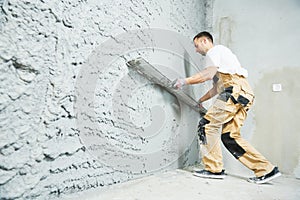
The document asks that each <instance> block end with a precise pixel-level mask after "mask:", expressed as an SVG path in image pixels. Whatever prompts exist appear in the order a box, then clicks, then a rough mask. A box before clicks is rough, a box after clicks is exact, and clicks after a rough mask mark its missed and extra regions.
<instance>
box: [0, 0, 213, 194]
mask: <svg viewBox="0 0 300 200" xmlns="http://www.w3.org/2000/svg"><path fill="white" fill-rule="evenodd" d="M0 4H1V14H0V19H1V23H0V30H1V37H0V71H1V73H0V80H1V87H0V199H34V198H37V199H53V198H55V197H58V196H60V195H66V194H71V193H76V192H79V191H84V190H88V189H90V188H96V187H103V186H107V185H111V184H115V183H119V182H124V181H127V180H130V179H133V178H136V177H139V176H141V175H147V173H149V172H148V171H147V170H146V169H148V168H150V169H152V170H150V172H151V173H152V172H155V171H160V170H167V169H172V168H177V167H182V166H184V165H187V164H190V163H194V162H195V161H196V160H197V159H198V155H197V145H196V142H195V141H196V140H195V132H193V131H195V126H196V123H197V116H195V114H189V115H187V118H186V120H190V123H189V125H190V126H188V123H187V122H186V121H185V122H183V121H181V117H180V116H181V114H182V113H181V114H180V113H178V102H177V101H176V99H174V97H173V96H171V95H169V94H165V92H164V91H163V90H162V89H161V88H158V87H157V86H155V85H152V84H150V83H149V82H148V81H147V80H144V79H143V78H142V77H140V76H139V75H138V74H136V73H134V72H130V71H128V69H127V67H126V65H125V60H124V57H123V58H122V57H120V56H124V55H121V54H118V55H114V56H116V60H115V61H114V62H113V63H111V64H110V65H109V66H100V67H105V70H104V71H101V73H99V77H98V80H97V84H96V85H97V87H96V89H95V96H94V98H95V101H94V102H95V105H94V106H95V107H94V109H95V113H97V114H98V115H97V117H96V118H90V116H89V113H84V112H83V114H86V118H85V120H86V121H92V122H93V123H94V122H95V123H98V127H99V128H98V129H90V131H89V136H91V135H96V136H97V135H98V136H99V137H103V136H105V137H106V139H107V142H108V143H113V144H114V145H116V147H115V148H116V149H117V148H121V147H124V148H125V147H126V148H125V149H124V152H127V155H128V154H129V155H131V156H132V158H134V157H135V156H136V155H138V154H140V153H141V152H142V153H143V151H145V152H152V151H155V150H156V149H157V148H158V149H159V148H162V147H165V146H166V145H168V144H169V143H172V142H170V141H172V138H173V137H174V135H173V134H174V130H173V129H172V127H173V128H176V127H177V126H178V125H180V124H181V123H184V127H186V128H185V131H184V132H183V133H179V136H180V137H179V138H180V140H181V141H188V142H187V143H186V144H187V145H186V146H183V147H180V149H179V150H178V151H177V152H168V151H165V152H164V154H161V156H162V157H151V160H145V161H141V163H143V162H144V166H143V165H141V166H135V163H134V162H133V163H127V166H126V167H127V170H122V168H120V167H119V168H118V167H116V166H115V165H114V164H120V165H121V166H122V164H124V163H118V162H119V158H118V157H117V156H115V157H114V156H111V157H110V161H111V162H106V163H104V162H102V160H101V158H99V157H97V156H95V155H94V154H93V151H92V150H93V149H92V148H91V147H87V146H86V145H85V144H86V143H85V142H86V141H85V139H84V138H83V137H82V135H81V134H82V133H81V132H80V131H79V130H78V128H77V125H78V124H76V120H77V114H78V113H76V111H75V110H74V103H75V102H76V101H77V97H76V92H75V84H76V81H77V79H78V74H80V71H81V72H82V70H83V71H84V70H85V68H84V66H85V63H86V62H87V60H88V59H89V56H90V55H91V53H92V52H93V51H94V50H95V49H97V48H99V46H101V44H102V43H103V42H104V41H107V40H112V41H114V44H116V46H115V48H117V47H118V43H120V42H122V41H121V39H120V38H117V35H118V34H122V33H127V32H130V30H133V29H142V28H152V27H158V28H163V29H169V30H172V31H174V32H176V33H178V34H182V35H183V36H185V37H187V38H192V37H193V36H194V34H195V33H196V32H198V31H199V30H202V29H203V28H204V27H205V26H207V24H206V23H204V19H205V18H207V16H208V15H207V14H205V13H206V12H207V10H209V9H210V6H211V5H210V4H209V3H208V4H207V2H205V1H198V0H188V1H181V0H169V1H158V0H157V1H136V0H131V1H111V0H101V1H96V0H76V1H75V0H74V1H73V0H72V1H71V0H53V1H43V0H40V1H37V0H33V1H25V0H24V1H18V0H1V1H0ZM149 38H150V39H151V35H150V36H149ZM191 45H192V43H191ZM174 48H177V47H174ZM178 48H179V47H178ZM107 53H108V54H109V53H110V52H107ZM164 53H165V54H166V55H165V58H166V59H163V60H165V61H166V60H167V63H164V65H163V66H161V67H162V68H166V67H169V70H168V69H167V70H165V71H167V72H169V71H170V68H174V70H173V71H176V70H175V68H176V67H177V68H179V69H178V70H177V72H176V73H175V75H176V76H178V75H179V74H180V75H181V76H185V75H186V74H184V72H185V71H183V69H182V68H181V67H182V66H184V62H183V60H182V59H178V58H177V57H176V56H174V55H172V54H171V53H166V52H164ZM139 54H140V55H142V56H145V57H146V58H149V59H152V60H155V57H159V58H160V60H162V59H161V54H159V55H160V56H159V55H157V50H150V51H146V50H136V51H134V52H133V53H132V55H127V58H128V59H129V58H134V57H135V56H138V55H139ZM179 56H185V55H184V53H183V52H182V55H179ZM156 64H157V66H160V65H162V64H161V63H156ZM193 70H195V69H191V68H187V71H189V72H191V73H192V72H193ZM171 71H172V70H171ZM128 74H129V76H130V77H131V79H132V80H134V81H135V83H136V85H137V86H140V87H141V90H138V89H136V87H135V90H134V91H129V92H127V93H126V94H130V95H129V96H128V98H129V97H130V98H131V99H130V101H129V102H130V105H126V106H127V107H130V108H131V111H130V115H129V116H130V117H131V119H130V120H129V119H124V118H119V119H118V120H117V122H118V123H119V124H118V123H115V122H116V119H114V118H113V117H116V116H113V115H112V112H113V110H114V107H111V102H113V101H114V102H115V104H114V105H118V106H120V105H122V100H123V99H122V98H119V97H118V96H115V98H114V96H113V95H114V94H115V90H116V89H119V90H120V89H123V90H125V91H126V90H128V88H129V89H131V88H130V87H127V86H126V85H122V81H121V80H122V77H124V76H127V75H128ZM175 75H174V77H175ZM174 77H173V78H174ZM125 83H126V82H125ZM117 94H118V93H117ZM121 94H123V93H122V92H121ZM118 98H119V99H118ZM170 102H173V104H170ZM149 104H151V106H150V107H149ZM172 105H173V107H172ZM118 108H119V107H118ZM176 109H177V110H176ZM181 112H184V113H192V112H189V111H188V110H184V109H181ZM79 114H82V113H79ZM155 119H156V121H155ZM157 119H158V120H157ZM122 120H123V124H122V123H121V122H122ZM162 122H164V123H163V124H162ZM120 123H121V125H120ZM130 123H131V124H132V123H133V124H135V126H139V127H141V129H140V130H141V132H137V133H138V134H140V135H135V136H132V135H127V134H128V132H129V130H131V128H132V126H130ZM151 125H152V128H154V130H155V131H156V132H153V133H151V132H149V129H148V132H146V133H147V134H149V135H143V133H145V129H143V128H147V127H148V128H149V126H150V127H151ZM120 126H122V127H123V128H122V129H120ZM124 127H125V128H124ZM126 127H127V128H126ZM188 127H190V128H188ZM85 128H86V129H88V128H89V127H88V126H87V127H85ZM160 129H162V132H160V131H161V130H160ZM126 130H127V132H126ZM85 136H86V135H85ZM146 136H147V137H146ZM89 139H91V138H89ZM143 142H144V143H143ZM147 142H149V143H151V142H152V143H151V145H145V148H144V149H142V146H143V144H147ZM164 145H165V146H164ZM143 147H144V146H143ZM141 149H142V150H143V151H141ZM110 150H112V151H114V149H108V148H101V147H100V148H99V149H98V150H97V151H98V152H101V153H102V154H103V155H107V154H109V153H110ZM127 150H128V151H127ZM170 155H171V156H170ZM164 156H165V157H166V158H168V159H164ZM128 158H129V160H130V158H131V157H130V156H129V157H128ZM157 162H158V163H159V165H160V166H161V168H157V167H156V168H155V167H152V168H151V166H148V165H149V163H157ZM132 167H135V168H134V169H135V170H134V171H131V170H130V169H132ZM147 167H148V168H147Z"/></svg>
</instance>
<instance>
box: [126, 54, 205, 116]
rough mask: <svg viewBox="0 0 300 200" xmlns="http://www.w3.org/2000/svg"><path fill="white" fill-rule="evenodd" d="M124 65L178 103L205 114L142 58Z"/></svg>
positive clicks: (186, 95)
mask: <svg viewBox="0 0 300 200" xmlns="http://www.w3.org/2000/svg"><path fill="white" fill-rule="evenodd" d="M126 65H127V66H128V67H130V68H132V69H134V70H136V71H137V72H138V73H139V74H141V75H142V76H144V77H145V78H147V79H148V80H149V81H151V82H153V83H156V84H158V85H160V86H162V87H163V88H165V89H166V90H167V91H168V92H170V93H171V94H173V95H175V96H176V97H177V99H178V100H179V101H181V102H183V103H184V104H186V105H188V106H190V107H191V108H192V109H193V110H195V111H196V112H199V113H200V114H201V115H204V114H205V113H206V109H205V108H203V107H202V108H200V107H199V106H198V102H197V101H196V100H195V99H193V98H192V97H191V96H189V95H188V94H186V93H185V92H184V91H183V90H179V89H175V88H173V82H172V81H171V80H170V79H168V78H167V77H166V76H165V75H163V74H162V73H161V72H160V71H158V70H157V69H156V68H155V67H154V66H152V65H151V64H149V63H148V62H147V61H146V60H144V59H143V58H141V57H139V58H136V59H134V60H131V61H128V62H127V63H126Z"/></svg>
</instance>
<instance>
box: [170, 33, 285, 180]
mask: <svg viewBox="0 0 300 200" xmlns="http://www.w3.org/2000/svg"><path fill="white" fill-rule="evenodd" d="M193 41H194V45H195V48H196V52H198V53H200V54H201V55H203V56H206V57H205V68H204V70H202V71H200V72H199V73H197V74H195V75H193V76H191V77H188V78H184V79H177V80H176V83H175V84H174V87H175V88H178V89H181V88H182V86H184V85H189V84H197V83H203V82H205V81H208V80H213V87H212V89H211V90H210V91H208V92H207V93H206V94H205V95H204V96H202V97H201V98H200V99H199V105H200V106H201V103H202V102H204V101H206V100H208V99H210V98H212V97H213V96H215V95H217V94H218V97H217V99H216V100H215V102H214V103H213V105H212V106H211V107H210V108H209V109H208V111H207V113H206V114H205V116H204V117H203V118H202V119H201V120H200V122H199V126H198V135H199V140H200V143H201V144H202V146H201V147H202V162H203V164H204V170H200V171H195V172H194V175H196V176H199V177H204V178H217V179H222V178H224V177H225V172H224V170H223V161H222V152H221V147H220V135H219V129H220V128H222V132H221V140H222V142H223V144H224V146H225V147H226V148H227V149H228V151H229V152H230V153H231V154H232V155H233V156H234V157H235V158H236V159H238V160H239V161H240V162H241V163H242V164H244V165H245V166H246V167H248V168H249V169H251V170H252V171H253V172H254V173H255V175H256V176H255V177H253V178H249V179H248V181H249V182H253V183H258V184H260V183H266V182H268V181H270V180H272V179H274V178H276V177H279V176H280V175H281V173H280V172H279V170H278V168H277V167H275V166H274V165H272V164H271V163H270V162H269V161H268V160H267V159H266V158H264V157H263V156H262V155H261V154H260V153H259V152H258V151H257V150H256V149H254V148H253V147H252V146H251V145H250V144H249V143H248V142H247V141H245V140H244V139H243V138H241V134H240V129H241V127H242V125H243V122H244V120H245V118H246V116H247V111H248V110H249V108H250V107H251V105H252V103H253V99H254V94H253V91H252V89H251V87H250V85H249V84H248V81H247V80H246V77H247V76H248V72H247V70H246V69H244V68H243V67H241V64H240V62H239V61H238V59H237V57H236V56H235V55H234V54H233V53H232V52H231V50H230V49H228V48H227V47H225V46H223V45H216V46H214V44H213V37H212V35H211V34H210V33H208V32H201V33H198V34H197V35H196V36H195V37H194V39H193Z"/></svg>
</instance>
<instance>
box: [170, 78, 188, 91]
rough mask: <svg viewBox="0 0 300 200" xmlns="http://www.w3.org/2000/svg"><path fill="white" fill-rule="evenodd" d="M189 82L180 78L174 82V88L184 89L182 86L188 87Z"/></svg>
mask: <svg viewBox="0 0 300 200" xmlns="http://www.w3.org/2000/svg"><path fill="white" fill-rule="evenodd" d="M186 84H187V82H186V80H185V78H178V79H176V80H175V81H174V84H173V87H174V88H176V89H182V86H184V85H186Z"/></svg>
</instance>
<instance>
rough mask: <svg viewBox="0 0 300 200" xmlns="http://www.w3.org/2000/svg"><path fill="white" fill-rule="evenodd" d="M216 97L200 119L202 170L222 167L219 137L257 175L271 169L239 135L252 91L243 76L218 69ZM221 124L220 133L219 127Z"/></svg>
mask: <svg viewBox="0 0 300 200" xmlns="http://www.w3.org/2000/svg"><path fill="white" fill-rule="evenodd" d="M216 77H217V79H218V81H217V82H216V84H217V87H218V93H219V94H218V95H219V96H218V97H217V99H216V101H215V102H214V104H213V105H212V106H211V107H210V108H209V109H208V111H207V113H206V114H205V116H204V117H203V119H202V123H201V120H200V123H199V127H200V129H201V130H200V131H202V132H203V134H205V138H206V141H205V142H204V144H202V145H201V153H202V162H203V164H204V167H205V170H208V171H210V172H221V171H222V169H223V161H222V152H221V146H220V139H221V141H222V142H223V144H224V146H225V147H226V148H227V149H228V150H229V152H230V153H231V154H232V155H233V156H234V157H235V158H236V159H238V160H239V161H240V162H241V163H242V164H244V165H245V166H246V167H248V168H249V169H251V170H252V171H253V172H254V173H255V175H256V176H257V177H259V176H263V175H265V174H267V173H269V172H271V171H272V170H273V168H274V166H273V165H272V164H271V163H270V162H269V161H268V160H267V159H266V158H265V157H263V156H262V155H261V154H260V153H259V152H258V151H257V150H256V149H255V148H253V147H252V146H251V145H250V144H249V143H248V142H247V141H246V140H244V139H243V138H242V137H241V133H240V130H241V127H242V126H243V123H244V121H245V119H246V117H247V111H248V110H249V108H250V107H251V105H252V103H253V100H254V95H253V92H252V89H251V87H250V86H249V84H248V82H247V80H246V79H245V78H244V77H243V76H239V75H230V74H223V73H219V72H218V73H217V75H216ZM220 128H222V132H221V135H220V134H219V129H220Z"/></svg>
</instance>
